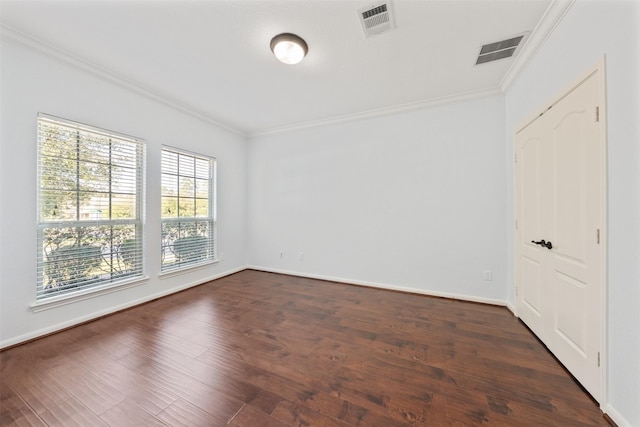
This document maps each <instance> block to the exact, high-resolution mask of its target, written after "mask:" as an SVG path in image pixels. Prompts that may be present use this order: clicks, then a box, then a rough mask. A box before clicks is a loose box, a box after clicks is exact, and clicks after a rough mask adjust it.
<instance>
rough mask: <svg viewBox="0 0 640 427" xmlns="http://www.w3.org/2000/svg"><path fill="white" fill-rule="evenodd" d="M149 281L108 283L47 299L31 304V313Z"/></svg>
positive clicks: (145, 277) (144, 278) (140, 279)
mask: <svg viewBox="0 0 640 427" xmlns="http://www.w3.org/2000/svg"><path fill="white" fill-rule="evenodd" d="M148 281H149V276H143V277H137V278H135V279H131V280H125V281H122V282H118V283H110V284H107V285H102V286H97V287H95V288H92V289H86V290H84V291H79V292H73V293H69V294H66V295H61V296H59V297H52V298H47V299H46V300H44V301H38V302H35V303H33V304H31V311H33V312H34V313H37V312H39V311H44V310H49V309H51V308H56V307H62V306H63V305H67V304H73V303H75V302H78V301H82V300H86V299H89V298H94V297H98V296H100V295H106V294H110V293H112V292H117V291H121V290H124V289H129V288H133V287H135V286H140V285H143V284H145V283H147V282H148Z"/></svg>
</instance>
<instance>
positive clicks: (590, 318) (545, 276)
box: [515, 69, 606, 401]
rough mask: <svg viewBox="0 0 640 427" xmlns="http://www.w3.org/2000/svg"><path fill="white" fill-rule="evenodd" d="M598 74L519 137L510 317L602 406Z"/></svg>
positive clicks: (602, 180)
mask: <svg viewBox="0 0 640 427" xmlns="http://www.w3.org/2000/svg"><path fill="white" fill-rule="evenodd" d="M601 72H602V70H601V69H597V70H596V71H595V72H593V73H591V74H590V75H589V76H588V77H587V78H586V79H584V80H583V81H582V82H581V83H580V84H578V85H577V86H575V87H573V88H572V89H571V90H569V91H568V92H567V93H566V94H565V95H563V96H562V97H561V98H560V99H559V100H558V101H557V102H556V103H554V104H552V106H551V108H550V109H548V110H547V111H546V112H545V113H544V114H542V115H541V116H540V117H538V118H537V119H536V120H534V121H532V122H531V123H529V124H528V125H527V126H525V127H523V128H522V129H521V130H519V131H518V132H517V133H516V138H515V143H516V147H515V149H516V168H515V170H516V176H515V178H516V216H517V220H518V229H517V232H516V235H517V240H516V286H517V297H516V309H517V314H518V316H520V318H521V319H522V320H523V321H524V322H525V323H526V324H527V325H528V326H529V327H530V328H531V330H532V331H533V332H534V333H535V334H536V335H538V337H539V338H540V339H541V340H542V341H543V342H544V343H545V344H546V346H547V347H548V348H549V350H551V352H553V353H554V355H555V356H556V357H557V358H558V359H559V360H560V361H561V362H562V363H563V364H564V365H565V367H566V368H567V369H568V370H569V371H570V372H571V373H572V374H573V376H574V377H576V379H578V381H580V383H581V384H582V385H583V386H584V387H585V389H587V390H588V391H589V392H590V393H591V394H592V396H593V397H594V398H595V399H596V400H598V401H601V397H602V396H601V393H602V382H603V377H602V370H601V368H600V365H601V360H600V359H601V355H602V353H603V343H604V338H603V337H604V329H605V328H604V326H605V304H604V298H606V293H605V286H606V280H605V276H604V268H605V260H606V257H605V249H604V241H603V233H604V229H603V226H604V211H605V209H604V206H605V198H604V194H605V173H604V172H605V171H604V169H605V168H604V164H605V163H604V161H603V160H604V158H603V156H604V153H605V149H604V144H605V138H604V132H603V131H602V129H601V127H602V126H603V123H602V121H601V120H600V117H599V116H600V111H601V110H602V105H603V102H601V96H600V93H601V90H600V85H601V80H600V77H601V76H600V75H599V73H601Z"/></svg>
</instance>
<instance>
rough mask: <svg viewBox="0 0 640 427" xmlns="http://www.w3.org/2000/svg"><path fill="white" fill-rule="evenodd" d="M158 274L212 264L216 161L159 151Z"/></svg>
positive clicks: (175, 152)
mask: <svg viewBox="0 0 640 427" xmlns="http://www.w3.org/2000/svg"><path fill="white" fill-rule="evenodd" d="M161 194H162V247H161V261H162V266H161V270H162V271H163V272H169V271H175V270H178V269H183V268H190V267H193V266H197V265H201V264H205V263H210V262H214V261H216V221H215V215H216V160H215V159H214V158H211V157H206V156H202V155H199V154H193V153H189V152H185V151H181V150H177V149H175V148H170V147H164V148H163V149H162V190H161Z"/></svg>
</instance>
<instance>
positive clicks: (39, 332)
mask: <svg viewBox="0 0 640 427" xmlns="http://www.w3.org/2000/svg"><path fill="white" fill-rule="evenodd" d="M246 269H247V267H245V266H242V267H239V268H235V269H233V270H229V271H225V272H223V273H218V274H215V275H213V276H210V277H207V278H205V279H200V280H197V281H195V282H191V283H187V284H184V285H181V286H178V287H176V288H171V289H169V290H166V291H163V292H158V293H156V294H153V295H148V296H145V297H143V298H139V299H137V300H133V301H128V302H126V303H124V304H120V305H117V306H114V307H109V308H107V309H105V310H102V311H98V312H93V313H91V314H88V315H86V316H81V317H76V318H74V319H71V320H68V321H66V322H62V323H58V324H55V325H52V326H48V327H46V328H43V329H39V330H37V331H33V332H29V333H27V334H24V335H20V336H17V337H14V338H10V339H7V340H4V341H0V350H1V349H3V348H6V347H10V346H14V345H17V344H20V343H23V342H26V341H30V340H33V339H36V338H40V337H43V336H45V335H49V334H52V333H54V332H58V331H61V330H63V329H67V328H70V327H72V326H76V325H79V324H82V323H85V322H88V321H91V320H94V319H97V318H100V317H103V316H106V315H108V314H112V313H115V312H118V311H120V310H124V309H127V308H131V307H134V306H136V305H140V304H144V303H145V302H149V301H153V300H154V299H158V298H162V297H165V296H167V295H171V294H175V293H176V292H180V291H184V290H186V289H189V288H192V287H194V286H198V285H202V284H203V283H207V282H210V281H212V280H216V279H220V278H222V277H225V276H229V275H231V274H235V273H237V272H239V271H243V270H246Z"/></svg>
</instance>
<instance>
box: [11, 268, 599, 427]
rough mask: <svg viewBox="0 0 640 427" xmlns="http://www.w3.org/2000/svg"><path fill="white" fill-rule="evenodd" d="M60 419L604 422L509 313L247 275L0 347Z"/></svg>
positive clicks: (33, 411) (18, 386)
mask: <svg viewBox="0 0 640 427" xmlns="http://www.w3.org/2000/svg"><path fill="white" fill-rule="evenodd" d="M0 358H1V359H0V360H1V363H2V365H1V377H0V380H1V383H0V384H1V401H0V404H1V405H2V406H1V418H0V422H1V424H2V425H3V426H9V425H19V426H23V425H51V426H53V425H61V426H74V425H77V426H100V425H111V426H146V425H170V426H180V425H185V426H198V425H202V426H235V427H263V426H274V427H279V426H381V427H392V426H417V425H420V426H472V425H484V424H488V425H498V426H563V427H564V426H607V425H608V424H607V422H606V421H605V420H604V419H603V416H602V413H601V412H600V410H599V409H598V408H597V407H596V405H595V404H594V403H593V402H592V401H591V399H590V398H589V397H588V396H587V395H586V394H585V393H584V392H583V391H582V390H581V389H580V387H579V386H578V385H577V384H576V383H575V382H574V380H573V379H572V378H571V377H570V376H569V375H568V374H567V373H566V372H565V371H564V369H563V368H562V367H561V366H560V365H559V364H558V362H557V361H556V360H555V359H554V358H553V356H551V355H550V354H549V353H548V352H547V350H546V349H545V348H544V347H543V346H542V345H541V344H540V343H539V342H538V341H537V340H536V338H535V337H534V336H533V335H531V333H530V332H529V331H528V330H527V329H526V328H525V327H524V326H523V325H522V324H521V323H520V322H519V321H518V320H517V319H516V318H514V317H513V316H512V315H511V313H509V312H508V311H507V310H506V309H505V308H502V307H494V306H487V305H481V304H474V303H467V302H460V301H452V300H447V299H441V298H432V297H425V296H416V295H409V294H403V293H398V292H390V291H384V290H377V289H368V288H363V287H356V286H347V285H342V284H337V283H331V282H324V281H318V280H312V279H304V278H297V277H290V276H283V275H277V274H271V273H263V272H257V271H250V270H248V271H243V272H240V273H237V274H234V275H232V276H228V277H226V278H223V279H220V280H217V281H215V282H211V283H208V284H205V285H202V286H198V287H196V288H192V289H190V290H187V291H184V292H181V293H178V294H175V295H172V296H170V297H167V298H163V299H160V300H157V301H153V302H151V303H148V304H144V305H141V306H138V307H135V308H132V309H129V310H126V311H123V312H120V313H117V314H114V315H111V316H108V317H105V318H102V319H100V320H97V321H94V322H91V323H87V324H84V325H81V326H78V327H76V328H72V329H69V330H67V331H64V332H61V333H58V334H54V335H51V336H48V337H46V338H43V339H39V340H36V341H33V342H30V343H27V344H24V345H21V346H18V347H14V348H11V349H8V350H6V351H3V352H2V353H0Z"/></svg>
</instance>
